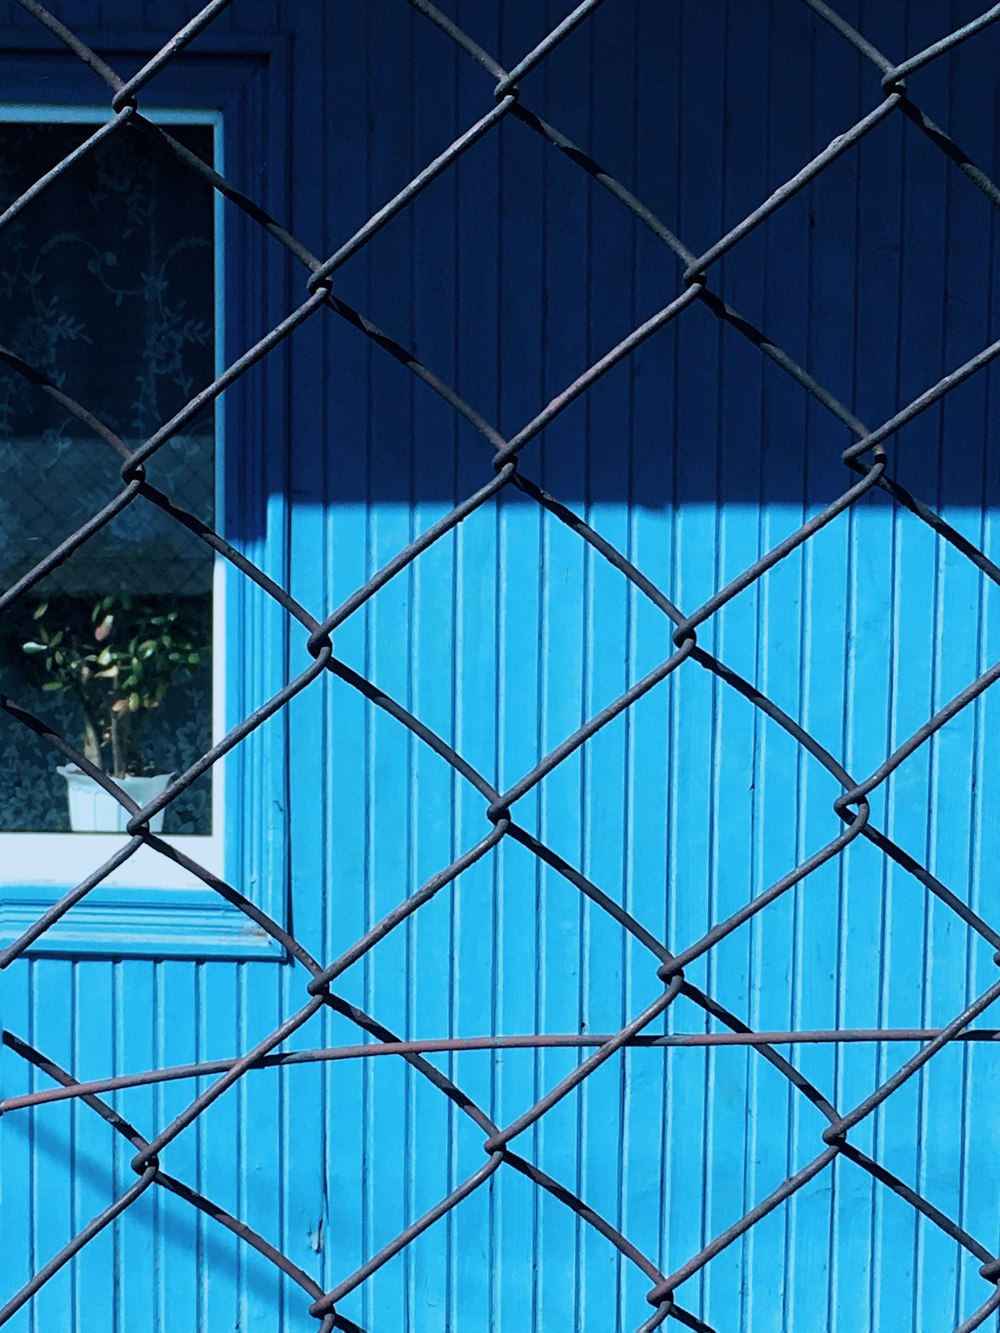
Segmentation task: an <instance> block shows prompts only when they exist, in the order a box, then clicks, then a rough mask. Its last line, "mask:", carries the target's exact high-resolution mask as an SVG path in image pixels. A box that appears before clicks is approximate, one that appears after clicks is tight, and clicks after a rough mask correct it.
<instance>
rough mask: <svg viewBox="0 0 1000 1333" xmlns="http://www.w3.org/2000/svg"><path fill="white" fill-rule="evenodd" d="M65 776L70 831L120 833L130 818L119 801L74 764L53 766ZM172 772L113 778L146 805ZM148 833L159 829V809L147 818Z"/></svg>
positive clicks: (161, 816)
mask: <svg viewBox="0 0 1000 1333" xmlns="http://www.w3.org/2000/svg"><path fill="white" fill-rule="evenodd" d="M56 772H57V773H60V774H61V775H62V776H63V777H64V778H65V779H66V796H67V799H68V801H69V826H70V828H71V829H72V830H73V832H74V833H122V832H124V830H125V826H126V824H127V823H128V821H129V820H130V819H131V818H132V816H131V815H130V814H129V812H128V811H127V810H126V809H125V807H124V806H123V805H119V803H118V802H117V801H116V800H115V798H114V797H113V796H112V795H111V793H110V792H106V791H105V790H104V788H103V787H101V786H99V785H98V784H97V783H96V782H95V781H94V779H93V778H91V777H89V776H88V775H87V774H86V773H84V771H83V770H82V769H80V768H77V767H76V765H75V764H67V765H66V766H65V767H59V768H57V769H56ZM172 777H173V774H172V773H155V774H153V775H152V776H151V777H148V778H136V777H124V778H114V779H113V781H114V782H116V783H117V784H118V786H119V787H121V789H122V790H123V791H124V792H127V793H128V795H129V796H131V797H132V800H133V801H135V802H136V804H137V805H140V806H142V805H146V804H148V803H149V802H150V801H152V800H154V799H155V798H156V797H157V796H159V795H160V793H161V792H162V791H163V790H164V789H165V788H166V785H167V783H168V782H169V781H170V779H171V778H172ZM149 829H150V832H151V833H160V832H162V830H163V811H162V810H161V811H160V812H159V813H158V814H155V815H154V816H153V818H152V819H151V820H150V821H149Z"/></svg>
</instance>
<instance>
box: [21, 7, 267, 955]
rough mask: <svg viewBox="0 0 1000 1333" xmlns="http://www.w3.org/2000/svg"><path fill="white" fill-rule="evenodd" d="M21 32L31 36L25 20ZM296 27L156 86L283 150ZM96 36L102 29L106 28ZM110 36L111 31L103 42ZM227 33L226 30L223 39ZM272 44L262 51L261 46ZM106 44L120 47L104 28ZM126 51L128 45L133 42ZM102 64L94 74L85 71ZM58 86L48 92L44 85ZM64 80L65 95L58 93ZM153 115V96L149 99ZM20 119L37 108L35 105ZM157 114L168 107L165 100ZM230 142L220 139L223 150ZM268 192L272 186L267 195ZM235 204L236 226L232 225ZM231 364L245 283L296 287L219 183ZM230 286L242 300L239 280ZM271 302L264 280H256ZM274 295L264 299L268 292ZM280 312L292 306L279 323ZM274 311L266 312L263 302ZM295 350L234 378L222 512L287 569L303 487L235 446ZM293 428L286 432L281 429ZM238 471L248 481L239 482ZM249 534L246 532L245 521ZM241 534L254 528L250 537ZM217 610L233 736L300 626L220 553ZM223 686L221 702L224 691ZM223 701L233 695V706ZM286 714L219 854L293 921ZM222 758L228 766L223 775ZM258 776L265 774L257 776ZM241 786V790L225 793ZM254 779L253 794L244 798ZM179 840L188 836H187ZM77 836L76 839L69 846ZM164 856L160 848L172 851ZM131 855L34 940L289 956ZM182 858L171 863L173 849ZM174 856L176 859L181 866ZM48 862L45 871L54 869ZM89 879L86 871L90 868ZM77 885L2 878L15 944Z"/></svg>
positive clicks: (91, 948)
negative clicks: (131, 871)
mask: <svg viewBox="0 0 1000 1333" xmlns="http://www.w3.org/2000/svg"><path fill="white" fill-rule="evenodd" d="M19 36H20V34H19ZM285 40H286V39H282V38H280V37H279V38H277V39H275V41H274V42H269V43H261V42H260V41H258V42H256V43H255V46H256V49H255V50H253V51H248V50H246V49H245V48H242V47H241V49H239V50H238V51H237V50H230V51H225V52H218V53H216V54H213V55H209V56H208V57H205V56H202V57H201V58H198V59H195V58H188V59H184V58H181V59H179V60H178V61H176V62H174V64H173V66H172V68H173V75H174V76H173V77H172V79H171V80H170V81H169V84H168V85H165V87H164V89H163V90H162V93H161V90H160V88H159V86H157V88H156V90H155V92H151V96H150V104H151V107H150V110H151V111H152V107H153V105H154V104H155V108H156V113H162V114H160V115H159V118H160V119H174V120H177V119H178V118H183V119H191V120H197V119H202V120H205V119H208V118H211V119H212V120H213V121H214V122H215V123H216V124H217V127H218V128H217V130H216V152H217V161H218V160H220V159H221V162H222V163H223V169H224V167H225V164H227V163H230V164H231V163H232V161H233V158H234V157H235V151H233V150H235V149H236V148H238V147H239V145H240V144H241V142H242V143H245V142H246V141H247V139H248V138H249V137H250V136H252V135H253V133H254V130H255V129H256V124H255V123H254V122H256V121H257V120H258V119H259V118H260V108H261V107H262V106H263V107H267V108H268V115H267V126H266V129H267V130H268V131H269V133H270V136H271V143H270V145H269V147H270V153H271V156H272V161H273V160H274V154H275V153H277V154H278V160H279V161H281V160H282V157H281V154H282V153H283V145H284V126H283V124H282V123H281V122H282V117H283V115H284V108H283V99H282V98H280V97H272V96H271V95H270V94H271V91H272V88H273V86H274V84H275V83H278V84H279V86H280V79H281V76H282V66H283V64H284V46H285ZM95 41H97V39H96V38H95ZM98 44H99V45H100V43H98ZM114 45H115V46H123V47H124V51H123V52H122V65H123V67H125V68H128V67H130V65H131V64H132V63H134V62H135V61H136V60H137V59H141V58H144V57H143V56H140V55H139V54H138V53H137V51H138V52H141V51H142V50H143V48H145V50H146V52H147V53H148V54H151V53H152V50H154V49H155V47H156V45H157V42H156V35H155V34H152V33H149V34H146V35H144V37H143V38H142V39H141V45H140V44H139V43H138V42H137V41H135V40H130V39H125V40H124V41H122V39H119V40H118V41H116V42H115V44H114ZM224 45H225V44H224ZM262 47H263V49H262ZM103 50H104V51H105V52H107V53H108V55H109V57H112V63H114V60H113V56H114V54H115V52H114V51H112V50H110V49H109V44H108V42H107V41H106V40H105V41H104V43H103ZM125 52H127V53H128V54H125ZM0 71H2V72H3V74H4V75H5V76H6V77H7V82H6V85H5V92H6V95H5V98H4V108H5V110H6V109H7V108H18V109H20V108H25V107H36V108H37V107H40V106H44V107H45V108H46V109H47V111H48V112H49V114H50V115H52V116H53V118H59V119H61V118H62V117H63V114H65V116H66V118H67V119H70V118H73V119H76V118H79V119H84V118H90V117H91V116H92V115H93V112H94V108H95V106H96V107H98V108H99V107H100V101H99V97H100V92H101V89H100V86H99V85H98V84H96V83H95V82H94V81H93V76H92V74H91V73H90V71H89V70H87V69H86V68H85V67H83V66H82V65H81V64H80V62H79V61H76V60H75V59H74V58H73V57H72V55H70V54H69V53H66V54H65V55H64V54H63V53H62V52H56V53H53V52H52V51H51V50H45V51H38V50H20V51H18V50H17V49H11V48H8V49H7V50H6V51H5V52H4V53H3V55H2V57H0ZM84 76H87V77H84ZM40 91H41V92H43V93H44V97H39V95H38V94H39V92H40ZM53 92H54V95H53ZM143 110H144V113H145V111H146V108H143ZM21 118H24V117H23V116H22V117H21ZM150 118H151V119H153V118H154V115H153V114H151V115H150ZM220 148H221V152H220ZM282 176H283V173H282V172H276V171H273V170H272V171H271V172H269V173H268V177H267V181H268V184H266V185H265V196H264V197H262V198H261V199H260V202H261V203H262V204H263V205H264V207H266V208H268V209H269V210H270V211H272V212H274V213H276V214H277V215H278V216H282V215H283V214H284V213H285V207H286V201H285V200H284V199H282V198H277V199H276V198H274V197H273V196H274V195H275V193H278V192H280V191H281V189H282V188H283V182H282V179H281V178H282ZM268 195H270V196H272V197H270V198H269V197H267V196H268ZM223 208H225V209H226V226H225V229H223V228H222V226H221V216H222V210H223ZM215 209H216V213H215V217H216V256H215V263H216V273H217V292H218V293H219V299H218V300H217V302H216V305H217V312H216V332H217V345H216V362H217V369H221V368H222V367H224V366H225V365H226V364H228V363H230V362H231V361H232V360H233V359H234V358H235V356H237V355H238V354H239V353H240V352H241V351H243V350H244V349H245V347H246V346H248V345H250V343H251V342H252V341H253V340H254V338H255V337H256V336H259V335H258V334H257V333H256V332H254V331H251V328H250V326H251V324H252V322H253V321H252V320H251V318H250V316H251V314H252V310H251V307H250V301H251V299H252V298H251V297H249V296H245V295H244V294H245V292H246V287H247V284H246V283H245V281H243V279H244V278H245V274H246V272H247V270H248V268H249V269H250V270H251V271H264V272H265V273H266V291H265V293H264V297H265V300H264V304H265V306H266V311H265V316H264V317H265V318H271V315H272V313H273V311H275V310H277V311H282V310H283V307H284V305H285V302H286V299H287V285H288V284H287V267H288V266H287V262H286V261H285V259H284V256H283V254H274V253H272V252H271V251H270V250H269V251H268V252H267V255H266V263H265V262H264V259H265V255H264V250H265V244H264V242H265V239H266V238H265V237H264V236H263V234H262V233H261V229H260V228H259V227H257V226H255V225H254V224H252V223H250V222H249V221H248V220H247V219H245V218H243V216H242V214H240V213H239V212H238V210H236V209H233V208H231V207H230V206H228V205H226V204H225V203H224V201H223V200H222V198H221V196H218V195H217V196H216V201H215ZM227 293H228V294H229V296H228V298H227V296H226V294H227ZM257 299H258V302H259V300H260V293H258V294H257ZM258 309H259V306H258ZM280 317H281V315H280V314H278V315H277V318H275V319H274V320H273V322H277V319H278V318H280ZM258 318H259V315H258ZM285 373H286V372H285V359H284V353H283V352H281V351H279V353H278V354H272V356H271V357H269V358H267V359H266V360H265V363H264V364H263V365H262V366H260V367H258V368H257V369H256V372H255V374H254V375H253V376H251V377H249V378H244V380H241V381H239V382H238V383H237V384H236V385H234V386H233V387H232V388H230V389H229V390H228V391H227V393H226V394H225V395H223V397H222V399H220V400H219V401H218V402H217V405H216V459H217V463H216V468H217V481H218V482H219V483H220V484H219V486H218V492H217V494H218V500H217V508H218V511H219V513H220V515H221V517H222V522H221V523H220V524H218V526H219V528H220V530H221V531H222V532H223V533H224V534H225V535H226V537H227V539H228V540H230V541H233V543H234V545H239V546H240V547H241V549H243V550H244V551H245V552H246V553H247V554H248V556H249V557H250V558H251V559H253V560H254V561H255V563H257V564H259V565H260V566H261V567H262V568H264V569H265V570H266V572H267V573H268V574H270V575H271V576H272V577H274V578H276V579H277V581H279V582H282V583H284V582H286V580H287V547H286V538H285V533H286V531H287V527H288V523H287V506H288V496H287V488H286V485H285V481H284V477H285V468H284V464H283V462H282V460H277V467H278V468H279V471H278V474H277V475H275V474H274V473H273V472H272V475H269V476H264V475H259V473H258V471H257V470H255V469H254V468H253V467H252V466H249V467H247V466H243V467H241V466H240V463H241V462H243V461H244V460H242V459H241V458H239V457H238V456H237V454H236V452H235V446H236V442H237V441H240V440H242V439H244V438H245V436H246V431H245V423H247V422H248V421H251V420H252V421H253V422H254V423H255V428H256V430H257V431H258V432H267V431H268V428H269V425H270V424H271V422H270V421H269V418H272V417H273V415H274V413H275V411H276V410H280V403H281V398H282V395H281V392H280V388H281V383H282V381H283V379H284V376H285ZM279 438H280V437H279ZM237 473H239V484H238V485H237V484H236V483H237ZM234 534H235V535H234ZM240 534H255V535H252V536H248V537H246V538H243V539H241V536H240ZM213 592H214V598H215V610H214V614H213V626H214V628H213V634H214V639H215V642H216V643H217V644H218V645H219V647H220V649H221V651H220V652H219V653H218V657H220V658H221V659H222V668H223V671H224V683H223V682H222V680H221V679H220V676H221V673H220V672H213V733H219V734H221V733H222V732H224V731H225V730H227V729H228V728H229V727H231V726H232V725H233V724H234V723H235V721H237V720H238V719H239V718H241V717H243V716H245V715H246V714H247V713H248V712H250V711H251V710H252V708H253V707H254V706H255V705H256V704H257V703H259V702H260V701H261V700H263V699H265V698H268V697H269V696H270V695H272V694H273V693H275V692H276V691H277V689H279V688H280V686H281V684H283V683H284V680H285V678H286V662H287V624H286V623H285V618H284V615H283V613H281V612H280V608H278V607H277V606H276V605H274V604H273V603H271V601H270V599H266V598H263V595H262V594H261V593H260V591H259V590H258V589H256V588H255V587H254V586H253V585H252V584H249V581H248V580H246V579H245V578H244V577H243V576H241V575H239V574H238V572H237V571H236V570H235V569H234V568H233V567H232V566H231V565H230V564H229V563H228V562H226V561H225V560H224V559H222V558H221V557H219V558H217V561H216V568H215V575H214V579H213ZM220 694H222V695H224V699H223V700H220V698H219V695H220ZM220 704H221V706H220ZM286 760H287V728H286V722H285V718H284V715H283V712H282V713H281V714H279V715H278V716H276V717H275V718H273V719H271V721H270V722H269V723H268V725H267V726H266V727H264V728H262V729H261V730H260V731H259V732H255V733H254V734H253V735H251V736H250V737H248V738H247V740H246V741H245V742H244V743H243V744H242V745H240V746H237V747H236V749H235V750H234V751H232V752H230V754H229V755H227V756H226V758H225V760H224V762H223V763H222V764H219V765H216V766H215V769H213V830H215V832H213V834H212V835H208V836H209V837H210V838H211V839H212V840H215V839H216V838H217V837H218V838H219V840H220V841H221V844H222V848H221V851H222V859H221V860H220V859H217V860H215V861H214V862H213V861H212V859H211V858H210V857H209V858H208V859H207V860H205V861H204V863H205V868H206V869H208V870H210V871H213V872H214V873H220V872H221V873H222V874H224V876H225V878H226V880H227V881H228V883H230V884H231V885H233V887H234V888H236V889H237V890H238V891H239V892H241V893H242V894H244V895H245V896H246V897H247V898H248V899H249V900H250V901H251V902H252V903H253V904H254V905H255V906H257V907H259V908H261V909H262V910H263V911H265V912H266V913H267V914H268V915H269V916H270V917H272V918H273V919H274V920H275V921H276V922H277V923H278V924H279V925H280V926H284V925H285V923H286V920H287V901H288V887H289V886H288V879H289V876H288V859H289V858H288V846H287V840H288V829H287V811H288V802H287V799H286V789H287V767H288V766H287V762H286ZM223 770H225V775H224V776H223ZM251 773H252V774H253V781H250V780H249V775H250V774H251ZM226 790H228V791H229V793H230V797H231V799H230V800H229V801H228V802H227V801H226V799H225V792H226ZM241 793H242V797H241V798H240V799H233V798H234V797H236V796H237V795H238V794H241ZM6 838H46V839H47V838H66V839H67V840H68V839H72V840H73V846H74V847H76V848H80V847H81V843H80V841H79V840H80V839H83V838H87V839H90V838H93V839H100V840H101V842H102V847H101V849H95V855H94V856H93V857H91V856H90V855H89V854H88V855H86V856H80V858H79V860H80V864H81V865H82V866H83V867H84V868H85V870H86V871H92V870H93V869H95V868H96V866H97V865H99V864H101V861H100V860H99V859H98V856H99V855H100V851H103V850H104V847H103V844H104V843H105V842H106V844H107V853H106V854H108V855H110V853H111V851H113V850H114V848H115V847H116V846H119V845H121V843H120V839H119V837H118V835H115V834H79V833H76V834H58V833H56V834H20V833H7V834H2V835H0V841H2V840H3V839H6ZM172 841H173V839H172ZM176 843H177V846H178V847H179V848H180V849H181V850H184V851H187V852H189V854H190V855H192V856H193V857H194V858H195V859H198V860H199V861H201V860H203V858H202V856H201V855H199V850H200V851H201V852H202V853H204V852H206V851H208V850H209V849H207V848H205V847H204V845H202V846H201V848H200V849H199V848H198V847H197V846H196V844H201V843H202V838H201V836H199V835H187V836H182V837H178V838H177V839H176ZM69 848H70V843H69V842H68V841H67V844H66V850H67V851H68V850H69ZM158 859H159V858H158ZM128 864H129V863H126V864H125V865H124V866H123V867H122V871H121V872H120V874H119V875H118V876H117V877H116V882H114V883H107V882H105V883H102V884H100V885H98V886H97V887H95V888H94V889H92V890H91V891H90V892H89V893H88V894H87V895H86V896H85V897H84V898H83V899H82V900H81V901H80V902H78V903H76V904H75V905H74V906H73V907H72V908H70V910H69V911H68V912H67V913H66V915H65V916H63V917H62V918H60V920H59V921H57V922H55V923H54V924H53V925H52V926H50V927H49V929H48V930H47V931H46V932H45V934H43V935H42V936H41V937H40V938H39V939H38V940H37V941H36V942H35V943H34V944H33V945H31V946H29V950H28V951H29V952H30V953H32V954H34V955H40V956H44V955H54V956H72V957H79V956H99V957H114V958H119V957H121V958H125V957H150V956H155V957H158V958H228V959H248V960H249V959H254V958H257V959H269V960H272V961H273V960H279V959H282V958H284V957H285V954H284V950H283V949H282V948H281V947H280V946H279V945H278V944H277V943H276V942H275V941H274V940H273V939H272V938H271V937H270V936H269V935H267V933H266V932H265V931H263V930H262V929H261V928H260V927H259V926H258V925H257V924H256V923H254V922H253V921H251V920H250V919H249V918H248V917H246V916H245V915H244V914H243V913H242V912H240V911H239V910H238V909H236V908H235V907H233V906H232V905H231V904H230V903H228V902H226V901H225V899H223V898H222V896H221V895H220V894H219V893H217V892H216V891H215V890H213V889H211V888H209V887H207V886H206V885H200V884H198V883H197V881H191V880H189V881H188V883H187V885H185V886H182V887H166V886H165V885H159V884H152V883H148V882H147V883H139V884H130V883H129V882H128V880H129V876H128ZM164 864H168V863H164ZM171 869H173V868H172V867H171ZM43 875H44V871H43ZM76 882H79V881H76ZM74 886H75V884H74V882H71V881H70V880H69V879H68V878H67V877H62V876H60V877H59V878H58V879H54V878H43V877H42V875H40V876H39V877H38V878H37V880H35V881H34V882H31V883H5V884H4V883H0V947H3V946H6V945H8V944H10V943H12V942H13V941H14V940H15V939H17V938H19V936H20V935H21V934H22V933H23V932H24V931H25V930H26V929H28V927H29V926H31V925H32V924H33V923H34V922H35V921H36V920H37V919H38V918H39V917H40V916H41V915H42V914H43V913H44V912H45V911H47V910H48V909H49V908H51V907H52V906H53V905H55V904H56V903H57V902H58V901H59V900H60V899H61V898H62V897H63V896H64V895H65V894H66V893H67V892H68V891H69V890H70V889H72V888H73V887H74Z"/></svg>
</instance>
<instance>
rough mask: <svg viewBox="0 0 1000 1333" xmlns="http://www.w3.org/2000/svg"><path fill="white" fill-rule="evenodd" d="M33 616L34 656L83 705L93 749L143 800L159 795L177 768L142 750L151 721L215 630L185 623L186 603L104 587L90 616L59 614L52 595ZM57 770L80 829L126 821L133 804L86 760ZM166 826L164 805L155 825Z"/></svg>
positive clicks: (43, 672)
mask: <svg viewBox="0 0 1000 1333" xmlns="http://www.w3.org/2000/svg"><path fill="white" fill-rule="evenodd" d="M77 605H79V604H77ZM33 622H34V623H33V632H32V637H31V638H30V639H28V640H27V641H26V642H25V643H22V645H21V647H22V649H23V651H24V652H25V653H27V654H28V656H29V657H31V658H33V659H34V664H35V666H36V669H37V670H38V673H39V676H40V684H41V688H42V689H43V690H44V691H45V692H46V693H51V694H61V695H64V696H66V697H67V698H68V699H69V700H71V701H72V702H73V703H74V704H75V705H76V707H77V708H78V710H79V717H80V723H81V739H82V744H81V749H82V751H83V753H84V755H86V757H87V759H89V760H90V762H91V763H92V764H94V765H95V766H96V767H97V768H99V769H101V770H102V771H103V772H105V773H107V774H108V775H109V776H111V777H113V778H114V780H115V782H116V783H117V784H118V785H119V786H120V787H121V788H122V789H123V790H124V791H126V792H127V793H128V794H129V795H130V796H131V797H132V799H133V800H134V801H136V802H137V804H139V805H140V806H141V805H145V804H146V803H147V802H149V801H151V800H153V799H154V798H155V797H156V796H159V794H160V793H161V792H162V791H163V790H164V788H165V787H166V785H167V783H168V782H169V781H170V779H171V777H172V776H173V774H172V773H157V772H155V771H154V765H153V764H152V763H151V762H150V760H149V758H148V757H147V756H146V754H145V753H144V751H143V746H142V739H143V730H144V725H143V724H144V722H145V720H146V717H147V715H148V714H149V712H150V710H151V709H154V708H158V707H159V706H160V704H161V703H162V702H163V700H164V698H165V696H166V694H167V691H168V690H169V689H170V687H171V686H172V685H174V684H175V683H176V682H178V681H180V680H183V679H184V678H185V677H190V676H191V675H193V674H194V673H195V672H196V671H197V670H198V668H199V667H200V666H201V664H202V662H203V661H204V659H205V655H206V653H207V650H208V636H207V633H199V631H198V630H192V629H188V628H186V627H185V626H184V624H183V623H182V612H181V611H180V610H177V609H170V610H165V609H163V604H162V602H156V601H155V600H152V599H143V598H140V597H133V596H130V595H128V594H119V595H112V596H107V597H102V598H101V599H100V600H99V601H98V602H96V603H95V604H94V606H93V608H92V609H91V611H90V613H89V616H86V615H80V614H76V615H72V614H70V613H69V612H64V614H63V615H62V616H61V617H60V616H56V615H55V613H54V611H52V610H50V604H49V602H48V601H43V602H41V603H40V604H39V605H38V606H37V607H36V608H35V611H34V615H33ZM57 771H58V772H59V773H60V774H61V775H62V777H63V778H64V779H65V781H66V791H67V797H68V802H69V820H70V828H71V829H72V830H73V831H74V832H100V831H115V830H121V829H124V828H125V826H126V824H127V823H128V820H129V818H130V815H129V813H128V811H127V810H126V809H125V808H124V806H122V805H120V804H119V802H118V801H116V800H115V799H114V797H113V796H111V795H110V794H109V793H108V792H106V791H104V789H103V788H102V787H101V786H99V784H98V783H96V782H94V780H93V779H92V778H91V777H89V776H88V775H87V774H86V773H85V772H83V770H82V769H80V768H78V767H77V766H76V765H75V764H70V765H66V766H64V767H60V768H59V769H58V770H57ZM162 827H163V812H162V811H160V813H159V814H157V815H155V816H154V817H153V818H152V819H151V820H150V829H151V830H152V831H153V832H159V831H160V830H161V829H162Z"/></svg>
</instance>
